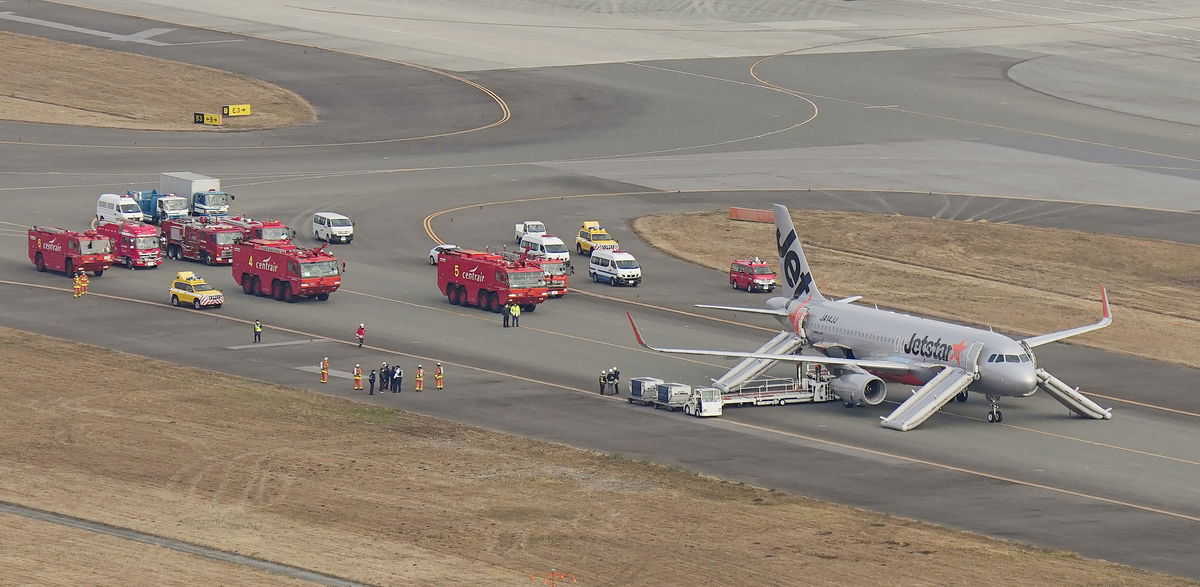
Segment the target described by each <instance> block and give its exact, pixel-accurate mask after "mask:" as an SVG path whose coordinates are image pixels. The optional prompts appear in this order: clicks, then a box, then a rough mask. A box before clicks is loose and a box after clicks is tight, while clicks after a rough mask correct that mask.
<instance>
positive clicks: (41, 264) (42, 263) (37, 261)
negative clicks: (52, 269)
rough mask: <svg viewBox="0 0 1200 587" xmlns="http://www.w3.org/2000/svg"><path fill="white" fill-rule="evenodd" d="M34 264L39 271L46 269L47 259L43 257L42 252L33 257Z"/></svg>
mask: <svg viewBox="0 0 1200 587" xmlns="http://www.w3.org/2000/svg"><path fill="white" fill-rule="evenodd" d="M33 266H34V267H37V270H38V271H42V272H45V271H46V260H45V259H43V258H42V254H41V253H38V254H37V255H35V256H34V258H33Z"/></svg>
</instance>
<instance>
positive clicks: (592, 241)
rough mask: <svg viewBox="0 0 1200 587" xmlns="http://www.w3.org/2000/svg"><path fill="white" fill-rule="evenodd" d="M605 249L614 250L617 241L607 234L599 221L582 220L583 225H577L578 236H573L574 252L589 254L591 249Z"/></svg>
mask: <svg viewBox="0 0 1200 587" xmlns="http://www.w3.org/2000/svg"><path fill="white" fill-rule="evenodd" d="M605 249H612V250H616V249H617V241H615V240H613V238H612V237H611V236H608V233H607V232H605V231H604V227H603V226H600V223H599V222H596V221H595V220H584V221H583V225H581V226H580V227H579V236H577V237H575V252H576V253H579V254H580V255H584V254H586V255H588V256H591V254H592V251H594V250H600V251H603V250H605Z"/></svg>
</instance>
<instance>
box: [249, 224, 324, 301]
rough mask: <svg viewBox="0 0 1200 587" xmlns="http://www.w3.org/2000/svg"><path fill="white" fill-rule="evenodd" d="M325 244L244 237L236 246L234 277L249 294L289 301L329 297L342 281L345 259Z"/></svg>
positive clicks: (322, 299)
mask: <svg viewBox="0 0 1200 587" xmlns="http://www.w3.org/2000/svg"><path fill="white" fill-rule="evenodd" d="M326 246H327V245H321V246H319V247H317V248H315V249H302V248H300V247H297V246H296V245H293V244H291V243H281V242H279V241H264V240H257V239H251V240H248V241H245V242H243V243H240V244H238V245H236V246H234V247H233V280H234V281H235V282H237V283H238V285H241V286H242V292H243V293H245V294H246V295H250V294H257V295H260V296H271V297H273V298H275V299H277V300H280V301H287V302H295V301H296V300H298V299H300V298H317V299H318V300H321V301H325V300H328V299H329V294H331V293H333V292H335V291H337V288H338V287H340V286H341V285H342V272H343V271H345V269H346V263H345V261H339V260H337V258H335V257H334V256H333V255H330V254H329V253H326V252H325V247H326Z"/></svg>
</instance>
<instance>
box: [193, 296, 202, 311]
mask: <svg viewBox="0 0 1200 587" xmlns="http://www.w3.org/2000/svg"><path fill="white" fill-rule="evenodd" d="M192 309H195V310H199V309H200V298H196V299H193V300H192Z"/></svg>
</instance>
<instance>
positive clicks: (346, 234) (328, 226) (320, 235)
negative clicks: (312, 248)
mask: <svg viewBox="0 0 1200 587" xmlns="http://www.w3.org/2000/svg"><path fill="white" fill-rule="evenodd" d="M312 230H313V238H315V239H317V240H319V241H326V242H331V243H349V242H350V241H352V240H354V223H353V222H350V219H349V218H346V217H345V216H342V215H341V214H338V213H337V212H317V213H316V214H314V215H313V227H312Z"/></svg>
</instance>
